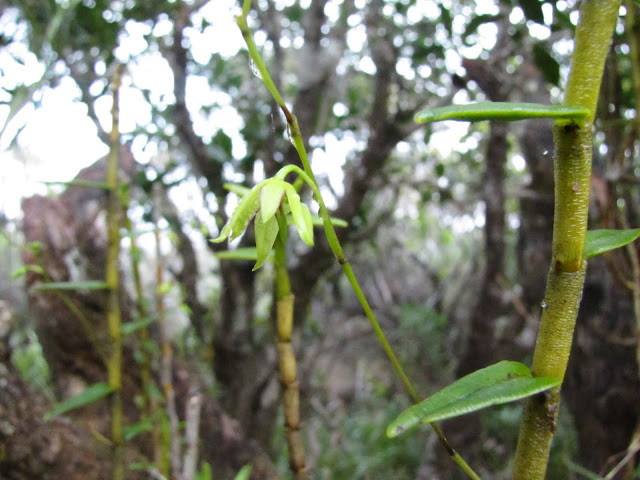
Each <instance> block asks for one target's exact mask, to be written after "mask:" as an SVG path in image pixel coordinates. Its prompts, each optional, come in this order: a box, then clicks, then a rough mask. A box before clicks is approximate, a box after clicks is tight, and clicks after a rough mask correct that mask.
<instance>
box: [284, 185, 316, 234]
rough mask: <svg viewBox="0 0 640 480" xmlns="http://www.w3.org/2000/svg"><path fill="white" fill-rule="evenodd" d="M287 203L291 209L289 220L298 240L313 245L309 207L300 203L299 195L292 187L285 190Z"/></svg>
mask: <svg viewBox="0 0 640 480" xmlns="http://www.w3.org/2000/svg"><path fill="white" fill-rule="evenodd" d="M287 201H288V202H289V208H290V209H291V218H293V223H294V224H295V226H296V228H297V229H298V233H299V234H300V238H301V239H302V241H303V242H304V243H306V244H307V245H313V220H312V218H311V211H310V210H309V207H307V206H306V205H304V204H303V203H302V202H301V201H300V195H298V193H297V192H296V191H295V189H294V188H293V187H291V188H290V189H287Z"/></svg>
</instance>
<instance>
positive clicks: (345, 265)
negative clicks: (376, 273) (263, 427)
mask: <svg viewBox="0 0 640 480" xmlns="http://www.w3.org/2000/svg"><path fill="white" fill-rule="evenodd" d="M250 8H251V0H244V3H243V8H242V15H240V16H238V17H237V18H236V21H237V23H238V27H239V28H240V31H241V32H242V36H243V38H244V40H245V42H246V44H247V48H248V50H249V56H250V58H251V60H252V62H253V64H254V66H255V67H256V69H257V71H258V72H259V73H260V76H261V77H262V81H263V82H264V84H265V86H266V87H267V89H268V90H269V92H270V93H271V95H272V97H273V99H274V100H275V101H276V103H277V104H278V106H279V107H280V110H282V112H283V114H284V116H285V119H286V121H287V127H288V134H289V137H290V139H291V141H292V143H293V146H294V147H295V149H296V152H297V153H298V156H299V157H300V161H301V162H302V167H303V169H304V173H306V175H307V176H308V180H311V181H310V182H309V181H308V180H307V183H309V185H310V186H312V189H313V191H314V195H315V198H316V201H317V202H318V206H319V210H320V217H321V218H322V222H323V226H324V231H325V235H326V237H327V241H328V243H329V246H330V247H331V251H332V252H333V254H334V255H335V257H336V259H337V260H338V263H339V264H340V265H341V266H342V269H343V271H344V273H345V275H346V276H347V278H348V279H349V283H350V284H351V287H352V288H353V290H354V292H355V294H356V296H357V297H358V300H359V301H360V304H361V306H362V308H363V310H364V312H365V314H366V316H367V318H368V320H369V323H370V324H371V326H372V327H373V330H374V332H375V334H376V337H377V338H378V340H379V341H380V343H381V345H382V348H383V349H384V351H385V353H386V354H387V356H388V357H389V360H390V361H391V364H392V365H393V368H394V369H395V371H396V373H397V374H398V376H399V377H400V379H401V380H402V382H403V383H404V385H405V388H406V389H407V391H408V392H409V394H410V395H411V397H412V399H413V400H414V401H415V402H419V401H420V400H421V397H420V396H419V395H418V393H417V392H416V390H415V388H414V387H413V384H412V383H411V381H410V380H409V377H408V376H407V375H406V373H405V372H404V369H403V368H402V365H401V364H400V361H399V360H398V358H397V357H396V355H395V353H394V352H393V349H392V348H391V345H390V344H389V342H388V340H387V338H386V336H385V335H384V332H383V331H382V328H381V327H380V323H379V322H378V320H377V318H376V316H375V314H374V313H373V310H372V309H371V307H370V305H369V302H368V301H367V299H366V297H365V295H364V293H363V292H362V289H361V288H360V285H359V283H358V280H357V278H356V276H355V274H354V272H353V269H352V268H351V265H350V264H349V262H348V261H347V259H346V257H345V255H344V251H343V249H342V245H341V244H340V241H339V239H338V235H337V233H336V230H335V228H334V226H333V224H332V222H331V217H330V215H329V210H328V209H327V207H326V204H325V202H324V199H323V198H322V195H321V194H320V190H319V189H318V187H317V181H316V178H315V175H314V173H313V170H312V169H311V162H310V161H309V157H308V155H307V150H306V148H305V146H304V140H303V138H302V134H301V132H300V126H299V125H298V119H297V118H296V116H295V115H294V114H293V113H291V111H290V110H289V108H288V107H287V105H286V104H285V102H284V100H283V98H282V96H281V95H280V93H279V91H278V89H277V87H276V85H275V83H274V82H273V80H272V78H271V75H269V71H268V70H267V67H266V65H265V63H264V60H263V59H262V56H261V55H260V52H259V51H258V47H257V46H256V44H255V42H254V41H253V37H252V34H251V30H250V29H249V26H248V24H247V15H248V14H249V10H250ZM305 180H306V179H305ZM314 186H315V187H314ZM431 426H432V427H433V429H434V431H435V433H436V435H437V436H438V439H439V440H440V443H441V444H442V445H443V446H444V448H445V449H446V450H447V452H448V453H449V455H450V456H451V458H452V459H453V461H454V462H456V464H458V465H459V466H460V468H461V469H462V470H463V471H464V472H465V473H466V474H467V475H468V476H469V477H470V478H472V479H473V480H479V479H480V477H479V476H478V475H477V474H476V473H475V472H474V471H473V470H472V469H471V467H470V466H469V465H468V464H467V462H465V461H464V459H463V458H462V457H461V456H460V454H458V453H457V452H456V450H455V449H454V448H453V447H452V446H451V445H450V444H449V441H448V440H447V438H446V437H445V435H444V433H443V432H442V430H441V429H440V427H439V426H438V425H437V424H431Z"/></svg>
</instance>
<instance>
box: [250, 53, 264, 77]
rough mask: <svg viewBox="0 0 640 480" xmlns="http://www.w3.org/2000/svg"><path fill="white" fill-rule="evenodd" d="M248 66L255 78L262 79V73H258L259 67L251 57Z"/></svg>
mask: <svg viewBox="0 0 640 480" xmlns="http://www.w3.org/2000/svg"><path fill="white" fill-rule="evenodd" d="M249 67H250V68H251V73H253V74H254V75H255V77H256V78H259V79H260V80H262V74H261V73H260V69H259V68H258V66H257V65H256V62H254V61H253V58H252V59H250V60H249Z"/></svg>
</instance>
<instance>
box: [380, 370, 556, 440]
mask: <svg viewBox="0 0 640 480" xmlns="http://www.w3.org/2000/svg"><path fill="white" fill-rule="evenodd" d="M560 383H561V381H560V380H559V379H557V378H549V377H533V376H531V371H530V370H529V367H527V366H526V365H524V364H522V363H519V362H511V361H502V362H499V363H496V364H495V365H492V366H490V367H487V368H483V369H481V370H477V371H475V372H473V373H470V374H469V375H467V376H465V377H462V378H461V379H460V380H458V381H456V382H454V383H452V384H451V385H449V386H448V387H445V388H443V389H442V390H440V391H439V392H438V393H436V394H434V395H432V396H430V397H428V398H427V399H425V400H423V401H422V402H420V403H419V404H417V405H414V406H412V407H409V408H408V409H407V410H405V411H404V412H402V413H401V414H400V415H399V416H398V418H396V419H395V420H394V421H393V422H392V423H391V425H389V427H388V428H387V436H389V437H395V436H397V435H400V434H401V433H402V432H404V431H405V430H407V429H409V428H411V427H414V426H416V425H418V424H419V423H433V422H437V421H440V420H445V419H447V418H453V417H459V416H461V415H464V414H466V413H470V412H474V411H476V410H480V409H482V408H486V407H488V406H491V405H499V404H503V403H508V402H513V401H515V400H520V399H522V398H525V397H529V396H531V395H534V394H536V393H540V392H543V391H545V390H548V389H549V388H552V387H555V386H558V385H560Z"/></svg>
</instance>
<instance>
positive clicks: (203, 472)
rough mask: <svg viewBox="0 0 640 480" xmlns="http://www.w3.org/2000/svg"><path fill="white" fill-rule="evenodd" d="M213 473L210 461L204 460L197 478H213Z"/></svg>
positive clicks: (209, 479) (197, 479)
mask: <svg viewBox="0 0 640 480" xmlns="http://www.w3.org/2000/svg"><path fill="white" fill-rule="evenodd" d="M212 478H213V474H212V473H211V465H210V464H209V462H202V466H201V467H200V472H198V473H197V474H196V480H211V479H212Z"/></svg>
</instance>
